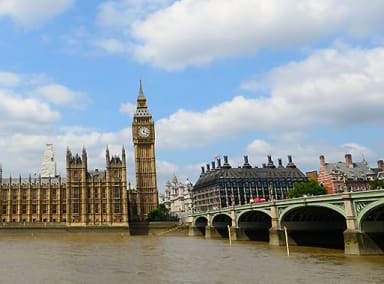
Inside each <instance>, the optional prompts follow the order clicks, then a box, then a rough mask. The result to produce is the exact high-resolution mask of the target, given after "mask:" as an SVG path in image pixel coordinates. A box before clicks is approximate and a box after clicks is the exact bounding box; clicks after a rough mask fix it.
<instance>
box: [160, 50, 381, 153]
mask: <svg viewBox="0 0 384 284" xmlns="http://www.w3.org/2000/svg"><path fill="white" fill-rule="evenodd" d="M258 84H259V85H261V86H263V88H266V89H267V90H268V94H269V95H268V96H263V97H261V98H260V97H257V98H245V97H243V96H237V97H234V98H233V99H232V100H231V101H227V102H223V103H221V104H219V105H217V106H214V107H212V108H210V109H207V110H206V111H204V112H192V111H187V110H179V111H177V112H176V113H174V114H172V115H171V116H169V117H168V118H163V119H160V120H159V121H158V122H157V124H156V127H157V129H158V132H157V133H159V134H158V136H159V139H158V142H159V143H158V144H159V146H160V147H170V148H172V147H176V148H180V147H189V146H199V145H200V146H201V145H204V144H207V143H209V142H212V141H214V140H218V139H219V138H224V137H226V138H228V137H232V136H236V135H240V134H244V133H249V132H263V131H264V132H268V133H269V134H270V135H273V133H279V136H281V137H285V138H284V139H285V140H287V141H288V140H289V141H292V140H295V137H296V138H297V137H302V135H303V133H304V132H305V129H309V128H310V127H312V126H313V125H319V124H320V125H332V126H336V127H337V126H347V125H357V124H364V123H368V124H375V123H376V124H380V123H383V122H384V118H383V116H382V110H383V108H384V100H383V90H384V48H375V49H352V48H345V49H342V50H338V49H327V50H319V51H317V52H315V53H314V54H313V55H311V56H309V57H308V58H306V59H304V60H302V61H300V62H292V63H289V64H287V65H284V66H281V67H278V68H275V69H273V70H271V72H269V73H268V74H267V75H266V76H265V78H263V79H262V80H261V81H260V82H258ZM174 137H177V138H178V139H174ZM296 140H297V139H296Z"/></svg>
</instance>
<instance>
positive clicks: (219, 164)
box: [217, 158, 221, 168]
mask: <svg viewBox="0 0 384 284" xmlns="http://www.w3.org/2000/svg"><path fill="white" fill-rule="evenodd" d="M217 167H218V168H221V159H220V158H217Z"/></svg>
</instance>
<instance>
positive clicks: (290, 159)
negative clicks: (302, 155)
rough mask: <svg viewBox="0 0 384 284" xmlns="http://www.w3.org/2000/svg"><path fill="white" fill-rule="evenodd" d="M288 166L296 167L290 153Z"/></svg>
mask: <svg viewBox="0 0 384 284" xmlns="http://www.w3.org/2000/svg"><path fill="white" fill-rule="evenodd" d="M287 168H296V165H295V164H294V163H293V162H292V156H291V155H288V164H287Z"/></svg>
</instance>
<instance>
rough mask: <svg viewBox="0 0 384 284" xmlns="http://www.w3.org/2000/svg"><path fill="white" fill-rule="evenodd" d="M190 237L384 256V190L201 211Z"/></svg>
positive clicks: (197, 213)
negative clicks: (341, 250)
mask: <svg viewBox="0 0 384 284" xmlns="http://www.w3.org/2000/svg"><path fill="white" fill-rule="evenodd" d="M191 219H192V220H193V221H192V224H191V226H190V230H189V235H190V236H196V235H204V236H205V237H206V238H216V237H226V238H228V237H229V234H230V237H231V239H232V240H258V241H267V242H269V244H270V245H280V246H281V245H285V244H286V242H285V230H286V232H287V236H288V238H287V239H288V244H289V245H303V246H317V247H330V248H340V249H342V248H343V249H344V253H345V254H350V255H367V254H384V190H383V189H381V190H371V191H362V192H343V193H339V194H330V195H321V196H310V197H302V198H293V199H284V200H272V201H269V202H260V203H249V204H244V205H239V206H233V207H228V208H221V209H217V210H210V211H207V212H195V213H194V214H193V215H192V218H191Z"/></svg>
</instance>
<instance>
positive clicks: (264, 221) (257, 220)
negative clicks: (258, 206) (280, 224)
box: [236, 210, 272, 242]
mask: <svg viewBox="0 0 384 284" xmlns="http://www.w3.org/2000/svg"><path fill="white" fill-rule="evenodd" d="M236 221H237V222H236V223H237V226H238V238H239V239H246V240H256V241H266V242H268V241H269V229H270V228H271V227H272V218H271V216H270V212H266V211H265V210H247V211H243V212H241V214H239V215H238V216H237V220H236Z"/></svg>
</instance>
